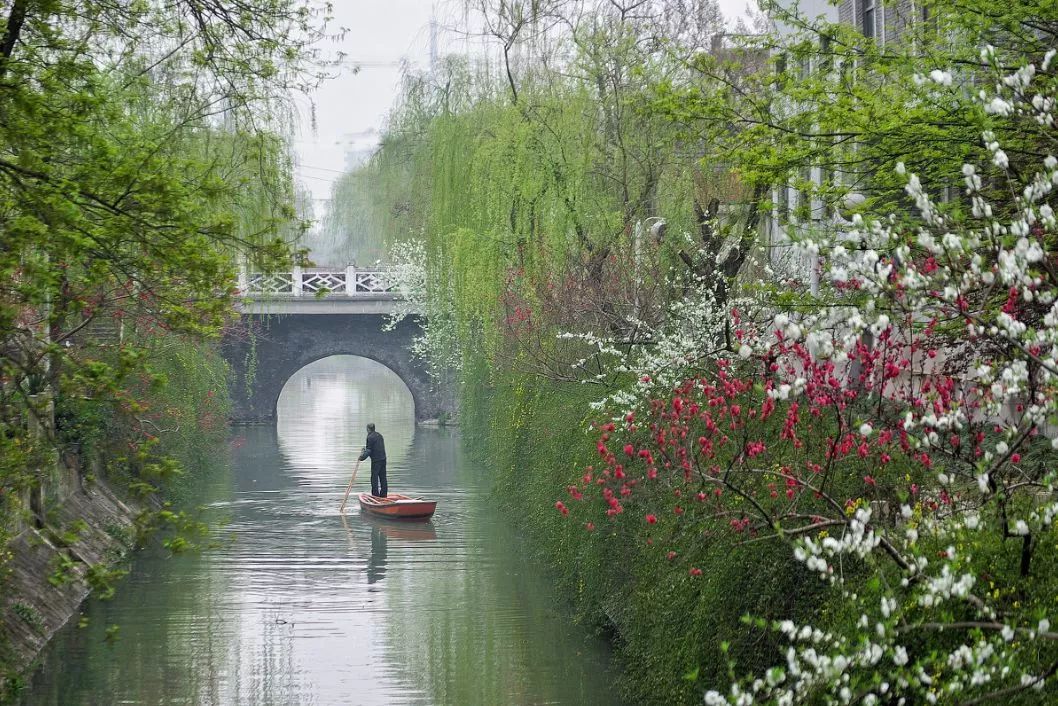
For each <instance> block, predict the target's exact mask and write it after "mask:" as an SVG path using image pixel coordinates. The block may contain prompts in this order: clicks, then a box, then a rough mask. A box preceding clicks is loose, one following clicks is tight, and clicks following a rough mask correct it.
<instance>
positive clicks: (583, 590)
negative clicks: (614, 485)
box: [462, 367, 824, 704]
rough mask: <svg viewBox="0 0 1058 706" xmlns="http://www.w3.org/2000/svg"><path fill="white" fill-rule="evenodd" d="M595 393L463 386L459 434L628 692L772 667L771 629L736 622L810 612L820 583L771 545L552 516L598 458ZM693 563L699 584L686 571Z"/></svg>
mask: <svg viewBox="0 0 1058 706" xmlns="http://www.w3.org/2000/svg"><path fill="white" fill-rule="evenodd" d="M479 372H480V373H481V375H480V377H479V378H478V379H481V380H485V379H488V373H487V371H486V370H485V369H484V367H482V368H481V370H480V371H479ZM597 397H598V389H597V388H595V387H593V386H589V385H576V384H566V385H560V384H555V383H549V382H546V381H543V380H540V379H539V378H536V379H534V378H531V377H506V376H505V377H504V379H503V380H502V381H495V382H493V383H492V384H490V385H477V386H472V387H471V386H468V387H467V388H466V389H465V397H464V401H463V419H462V431H463V434H464V437H465V441H466V443H467V446H468V448H469V449H471V451H472V453H474V454H475V455H477V456H478V457H479V459H480V460H481V461H482V462H485V463H488V464H489V465H490V467H491V468H493V469H494V472H495V483H496V494H497V496H498V498H499V500H500V501H501V502H502V503H503V504H504V505H505V506H506V507H507V508H508V509H509V510H510V511H511V512H512V513H517V516H518V517H519V518H520V522H522V523H523V525H524V526H525V528H526V530H527V532H528V533H529V534H530V535H531V538H532V541H533V544H534V545H535V546H537V547H538V548H539V553H540V555H541V557H542V558H543V559H544V560H545V561H546V563H547V564H548V565H549V566H550V567H551V568H552V570H553V572H554V576H555V579H556V583H557V585H558V586H559V590H560V593H561V595H562V596H564V597H565V598H567V599H568V600H569V601H570V603H571V604H572V605H573V606H574V608H575V611H576V616H577V619H578V620H579V621H580V622H581V623H582V624H583V625H585V626H586V627H588V628H589V629H592V630H596V631H599V632H600V633H603V634H605V635H606V636H607V637H609V638H611V639H612V640H613V642H614V645H615V647H616V653H617V656H618V659H619V660H620V667H621V671H622V678H621V679H622V691H623V693H624V694H625V696H626V697H627V698H628V699H629V700H630V701H631V702H634V703H644V704H676V703H687V704H690V703H700V702H701V695H702V692H703V690H704V689H706V688H710V687H715V686H716V685H718V684H720V683H722V682H723V680H724V679H727V677H728V661H729V659H730V660H734V661H735V662H736V663H737V665H738V667H739V668H740V669H762V668H765V667H767V666H770V665H771V664H774V663H775V662H776V660H777V659H778V658H779V653H778V645H779V642H778V641H777V640H776V636H775V635H774V633H772V632H771V631H766V630H761V629H757V628H754V627H751V626H747V625H746V624H745V623H744V621H743V616H745V615H747V614H748V615H752V616H753V617H754V618H766V619H770V618H778V617H780V616H781V617H784V618H785V617H789V616H791V615H797V616H802V615H804V616H807V615H815V614H817V613H818V612H819V611H820V604H821V601H820V596H821V594H822V592H823V590H824V588H823V585H822V584H821V583H820V582H819V581H817V580H815V579H814V578H813V577H811V576H810V575H809V573H808V572H807V570H806V569H805V568H804V567H803V565H800V564H798V563H797V562H795V561H794V560H793V558H792V557H791V556H790V552H789V550H788V548H786V547H785V546H784V545H781V544H780V543H778V542H773V543H763V544H760V543H757V544H751V545H743V544H739V543H736V542H734V541H733V540H732V539H731V538H730V537H723V536H720V537H717V538H715V539H709V538H707V537H703V534H702V533H701V532H687V533H686V534H684V535H683V536H679V537H665V538H662V537H659V536H658V533H657V531H656V530H654V531H652V528H651V526H650V525H647V524H646V523H633V522H618V523H610V522H606V521H605V520H597V521H596V523H597V524H596V528H595V529H594V530H593V531H588V530H587V529H586V528H585V526H584V524H583V523H582V522H580V521H576V520H573V519H572V517H564V516H563V515H562V514H560V513H559V512H557V511H556V510H555V501H556V500H558V499H564V500H566V501H567V502H569V498H568V497H564V496H562V495H560V493H561V489H562V488H564V487H566V486H568V485H570V484H573V483H576V482H578V480H579V479H580V478H581V476H582V475H583V474H584V472H585V469H586V468H587V467H589V466H591V465H592V464H593V463H595V462H596V461H597V458H598V455H597V453H596V450H595V446H594V442H593V440H592V436H591V435H590V434H589V433H588V431H587V425H588V423H589V422H590V421H591V417H590V414H589V413H590V409H589V404H590V403H591V402H592V401H594V400H595V399H597ZM589 502H590V501H589ZM598 515H599V516H600V517H602V516H604V513H603V511H602V510H601V508H599V512H598ZM662 539H664V541H662ZM649 541H654V542H656V543H657V544H653V543H648V542H649ZM662 544H663V545H664V546H665V547H666V550H665V551H662V550H661V549H659V548H657V545H662ZM668 547H673V548H674V549H673V550H674V551H676V552H677V556H676V557H675V558H673V559H672V560H670V559H668V555H667V551H668ZM690 566H700V567H703V571H704V573H703V575H702V576H701V577H692V576H690V575H689V573H688V570H687V567H690Z"/></svg>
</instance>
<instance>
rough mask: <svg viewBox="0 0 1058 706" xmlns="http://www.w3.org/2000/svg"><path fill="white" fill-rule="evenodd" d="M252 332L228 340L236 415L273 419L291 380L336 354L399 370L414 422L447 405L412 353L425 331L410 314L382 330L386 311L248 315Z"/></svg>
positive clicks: (249, 419)
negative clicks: (411, 406)
mask: <svg viewBox="0 0 1058 706" xmlns="http://www.w3.org/2000/svg"><path fill="white" fill-rule="evenodd" d="M243 318H244V319H246V320H247V323H248V324H249V326H248V329H249V331H250V332H251V333H250V335H248V336H245V337H241V336H240V337H239V339H238V340H233V339H230V340H228V341H226V342H225V346H224V355H225V358H226V359H227V361H228V363H229V365H230V366H231V373H232V375H231V381H230V388H231V394H232V401H233V409H232V418H233V420H234V421H236V422H272V421H275V419H276V406H277V404H278V402H279V395H280V393H281V392H282V391H283V387H284V385H286V383H287V381H288V380H289V379H290V378H291V377H292V376H293V375H294V373H296V372H297V371H298V370H301V369H302V368H304V367H305V366H306V365H309V364H311V363H314V362H316V361H317V360H321V359H323V358H328V357H330V356H335V355H353V356H359V357H361V358H368V359H370V360H373V361H375V362H377V363H380V364H382V365H384V366H385V367H387V368H389V369H390V370H392V371H393V372H395V373H396V374H397V375H398V376H399V377H400V379H401V380H403V381H404V384H405V385H407V386H408V390H409V391H410V392H411V396H412V400H414V403H415V420H416V421H419V422H421V421H425V420H428V419H436V418H437V417H439V416H440V415H441V413H442V412H443V411H445V410H446V409H447V407H448V405H447V404H446V402H445V399H444V396H443V394H442V393H441V391H440V390H438V389H437V387H436V386H435V385H434V383H433V381H432V380H431V379H430V376H429V374H428V373H427V371H426V367H425V365H423V363H422V361H420V360H419V359H418V358H416V357H415V356H414V355H412V346H413V344H414V340H415V337H416V336H417V335H418V334H420V333H421V331H422V329H421V326H420V324H419V321H418V320H417V319H416V318H414V317H409V318H406V319H405V320H403V321H402V322H401V323H400V324H398V325H397V326H396V327H395V328H394V329H393V330H392V331H384V330H383V326H384V324H385V322H386V318H387V317H386V316H384V315H382V314H279V315H275V314H271V315H260V314H244V317H243Z"/></svg>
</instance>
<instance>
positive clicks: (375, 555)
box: [367, 525, 386, 584]
mask: <svg viewBox="0 0 1058 706" xmlns="http://www.w3.org/2000/svg"><path fill="white" fill-rule="evenodd" d="M385 576H386V533H385V532H383V531H382V528H381V527H379V526H377V525H373V526H372V527H371V557H370V558H369V559H368V560H367V582H368V584H372V583H376V582H378V581H381V580H382V579H383V578H385Z"/></svg>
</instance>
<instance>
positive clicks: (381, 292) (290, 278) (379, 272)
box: [239, 265, 397, 299]
mask: <svg viewBox="0 0 1058 706" xmlns="http://www.w3.org/2000/svg"><path fill="white" fill-rule="evenodd" d="M388 274H389V272H388V270H387V269H386V268H385V267H363V268H359V267H355V266H353V265H350V266H349V267H345V268H334V267H293V268H291V270H290V271H289V272H247V271H243V272H240V273H239V292H240V296H243V297H247V298H250V299H254V298H265V297H312V298H319V297H373V298H379V297H380V296H383V297H386V296H388V297H396V296H397V294H396V293H395V292H394V291H393V289H394V285H393V284H392V282H391V281H390V278H389V276H388Z"/></svg>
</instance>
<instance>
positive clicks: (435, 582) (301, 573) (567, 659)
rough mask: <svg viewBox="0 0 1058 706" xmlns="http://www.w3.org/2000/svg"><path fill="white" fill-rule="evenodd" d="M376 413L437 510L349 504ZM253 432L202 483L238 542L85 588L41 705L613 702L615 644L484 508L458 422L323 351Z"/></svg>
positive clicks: (409, 482)
mask: <svg viewBox="0 0 1058 706" xmlns="http://www.w3.org/2000/svg"><path fill="white" fill-rule="evenodd" d="M368 421H373V422H375V423H376V424H377V425H378V429H379V431H381V432H382V433H383V434H384V435H385V437H386V446H387V452H388V455H389V459H390V460H389V478H390V485H391V487H392V488H393V489H394V490H395V491H397V492H405V493H408V494H413V495H423V496H426V497H430V498H435V499H437V500H438V501H439V504H438V512H437V514H436V515H435V516H434V518H433V519H432V520H431V521H428V522H420V523H409V524H404V523H400V522H395V521H392V520H383V519H380V518H374V517H366V516H361V515H360V514H359V509H358V507H357V505H356V503H355V502H354V503H351V512H349V514H348V515H347V516H343V515H340V514H339V513H338V505H339V503H340V502H341V498H342V495H343V494H344V491H345V486H346V483H347V482H348V478H349V475H348V474H349V473H350V472H351V469H352V460H353V459H355V456H356V454H357V452H358V451H359V449H360V447H361V445H362V444H363V441H364V435H365V431H364V425H365V424H366V423H367V422H368ZM240 433H241V435H242V436H244V437H245V438H244V443H241V444H236V445H234V446H236V447H237V448H234V449H233V452H232V469H231V471H230V473H228V474H220V475H219V476H218V477H217V478H216V479H215V482H214V483H212V484H211V485H210V486H209V487H208V488H207V489H206V490H205V495H206V498H205V500H206V501H207V502H208V503H209V505H210V508H211V512H212V513H214V514H215V515H217V516H221V515H224V516H227V517H229V518H230V525H229V528H230V530H231V531H232V533H233V534H234V535H235V539H236V541H235V542H234V543H232V544H231V545H229V546H224V547H222V548H220V549H218V550H216V551H214V552H210V553H207V554H204V555H202V556H199V557H182V558H178V559H172V560H171V559H167V558H165V557H164V556H161V555H150V556H143V557H141V559H140V560H139V561H138V562H137V565H136V567H135V570H134V572H133V574H132V575H131V576H130V578H129V579H128V580H127V581H126V582H125V585H124V586H123V587H122V589H121V591H120V593H119V595H118V598H117V599H116V600H114V601H113V602H110V603H92V604H90V606H89V608H88V613H89V615H90V617H91V622H90V624H89V627H87V628H85V629H83V630H78V629H76V628H69V629H67V630H65V631H64V632H63V633H62V635H61V636H60V637H59V639H57V640H56V642H55V644H54V645H53V647H52V648H51V649H50V650H49V652H48V655H47V658H46V660H45V667H44V669H43V670H42V672H41V673H39V674H38V676H37V678H36V680H35V683H34V689H33V691H32V692H30V693H29V694H28V695H27V698H26V701H27V702H28V703H44V704H47V703H56V704H59V703H61V704H80V703H83V704H95V703H118V702H124V703H189V704H190V703H193V704H234V703H239V704H243V703H245V704H295V703H321V704H331V703H354V704H460V705H463V704H468V705H471V704H489V705H492V704H496V705H502V704H533V703H566V704H593V703H612V702H613V697H612V694H611V692H610V691H609V686H608V684H609V679H608V675H607V656H606V653H605V651H604V650H603V649H602V648H601V647H600V646H599V645H598V644H597V643H595V642H591V641H586V640H585V639H584V636H583V635H582V634H581V633H580V632H579V631H578V630H577V629H576V628H575V627H573V626H571V625H570V624H569V621H568V618H567V617H566V616H565V615H564V613H563V612H562V610H561V609H560V607H559V606H558V605H557V601H556V599H555V597H554V596H553V594H552V593H551V591H550V587H549V586H548V585H547V581H546V580H545V579H543V578H542V577H541V575H540V568H539V567H538V566H536V565H534V564H533V563H531V562H529V561H527V560H526V559H525V558H524V557H525V554H526V551H525V547H524V546H523V545H522V543H521V538H520V537H518V532H517V528H516V527H511V525H510V523H509V518H506V517H502V516H500V515H498V514H497V513H494V512H492V511H491V510H490V508H489V506H488V502H487V500H488V494H487V477H486V476H485V475H484V474H483V472H482V469H478V468H476V467H474V466H473V465H472V464H469V463H468V462H467V461H466V460H465V459H464V458H463V456H462V454H461V452H460V448H459V442H458V437H457V436H456V435H455V434H454V433H452V432H450V431H447V430H430V429H418V430H417V429H416V428H415V426H414V423H413V410H412V405H411V396H410V394H409V393H408V390H407V388H406V387H405V386H404V385H403V383H401V382H400V381H399V380H398V379H396V376H395V375H393V373H391V372H390V371H388V370H386V369H385V368H382V367H381V366H378V365H377V364H374V363H371V362H370V361H364V360H360V359H347V358H346V359H329V360H325V361H321V362H320V363H317V364H314V365H313V366H310V367H308V368H306V369H305V370H303V371H302V372H301V373H299V374H298V375H297V376H295V377H294V378H293V379H292V380H291V381H290V383H289V384H288V385H287V388H286V389H285V390H284V392H283V395H282V397H281V398H280V405H279V421H278V424H277V426H276V427H275V428H269V427H254V428H245V429H242V430H240ZM361 470H363V469H361ZM367 483H368V479H367V478H366V477H359V478H358V480H357V486H358V487H357V488H354V491H358V490H362V489H364V488H365V487H366V486H367ZM110 624H118V625H120V626H121V627H120V633H119V635H120V637H119V639H118V640H117V641H115V642H113V643H111V644H107V643H105V642H104V633H105V630H106V627H107V626H108V625H110Z"/></svg>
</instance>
